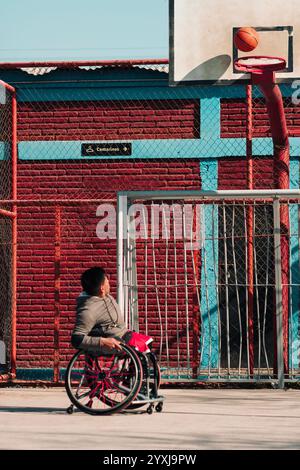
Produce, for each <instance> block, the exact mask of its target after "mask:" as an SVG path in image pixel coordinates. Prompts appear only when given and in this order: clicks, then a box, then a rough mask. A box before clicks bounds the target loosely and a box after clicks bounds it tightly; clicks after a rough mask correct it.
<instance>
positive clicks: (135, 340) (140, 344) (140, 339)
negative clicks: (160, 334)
mask: <svg viewBox="0 0 300 470" xmlns="http://www.w3.org/2000/svg"><path fill="white" fill-rule="evenodd" d="M152 341H153V338H151V336H148V335H143V334H141V333H137V332H136V331H133V332H132V335H131V338H130V340H129V341H128V343H127V344H128V345H129V346H132V347H133V348H135V349H137V350H138V351H139V352H145V353H147V352H150V348H149V346H148V345H149V344H150V343H152Z"/></svg>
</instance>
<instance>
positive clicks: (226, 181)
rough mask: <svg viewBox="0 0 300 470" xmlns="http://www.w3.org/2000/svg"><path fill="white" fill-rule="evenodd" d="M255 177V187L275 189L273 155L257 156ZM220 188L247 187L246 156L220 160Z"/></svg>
mask: <svg viewBox="0 0 300 470" xmlns="http://www.w3.org/2000/svg"><path fill="white" fill-rule="evenodd" d="M253 177H254V178H253V180H254V188H253V189H273V188H274V180H273V157H265V158H255V159H254V160H253ZM218 189H227V190H229V189H247V162H246V160H245V159H244V158H226V159H225V158H224V159H220V160H219V162H218Z"/></svg>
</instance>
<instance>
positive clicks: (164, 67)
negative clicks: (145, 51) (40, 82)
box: [20, 64, 169, 76]
mask: <svg viewBox="0 0 300 470" xmlns="http://www.w3.org/2000/svg"><path fill="white" fill-rule="evenodd" d="M122 67H124V66H122V65H115V66H114V65H95V66H90V65H89V66H79V67H76V68H78V69H82V70H88V71H89V70H97V69H103V68H106V69H107V68H109V69H112V68H122ZM131 67H132V68H138V69H143V70H153V71H154V72H161V73H168V72H169V65H168V64H138V65H132V66H131ZM57 69H58V67H24V68H23V67H22V68H21V69H20V70H22V71H23V72H26V73H28V75H35V76H38V75H45V74H49V73H51V72H53V71H54V70H57ZM74 70H75V69H74Z"/></svg>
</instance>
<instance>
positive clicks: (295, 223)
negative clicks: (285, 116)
mask: <svg viewBox="0 0 300 470" xmlns="http://www.w3.org/2000/svg"><path fill="white" fill-rule="evenodd" d="M299 171H300V167H299V161H295V160H292V161H291V162H290V175H291V177H290V188H291V189H298V188H299ZM299 257H300V246H299V205H298V204H290V263H291V271H290V272H291V280H290V282H291V297H290V299H291V302H290V322H289V364H290V368H298V367H299V351H300V349H299V348H300V338H299V314H300V304H299V303H300V296H299V289H300V258H299Z"/></svg>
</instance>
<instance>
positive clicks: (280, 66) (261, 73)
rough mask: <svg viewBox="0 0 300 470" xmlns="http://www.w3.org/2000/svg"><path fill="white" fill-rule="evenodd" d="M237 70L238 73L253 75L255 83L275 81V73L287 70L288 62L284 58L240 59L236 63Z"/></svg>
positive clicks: (256, 57) (250, 57) (257, 57)
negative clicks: (256, 81)
mask: <svg viewBox="0 0 300 470" xmlns="http://www.w3.org/2000/svg"><path fill="white" fill-rule="evenodd" d="M234 67H235V70H237V71H238V72H246V73H251V74H252V75H253V78H254V81H255V77H256V78H257V79H258V81H262V80H263V81H269V80H271V79H272V80H274V78H275V72H278V71H279V70H284V69H285V68H286V60H285V59H283V58H282V57H269V56H248V57H240V58H239V59H237V60H236V61H235V62H234Z"/></svg>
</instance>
